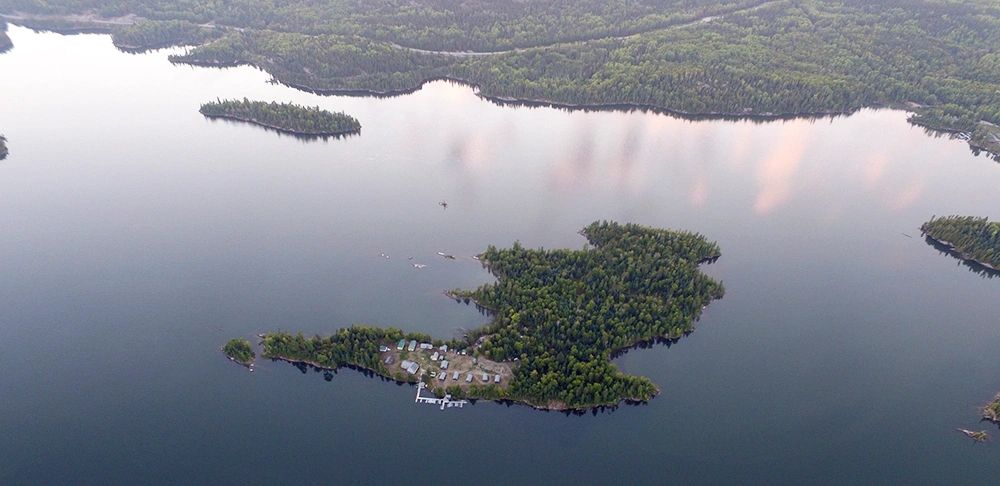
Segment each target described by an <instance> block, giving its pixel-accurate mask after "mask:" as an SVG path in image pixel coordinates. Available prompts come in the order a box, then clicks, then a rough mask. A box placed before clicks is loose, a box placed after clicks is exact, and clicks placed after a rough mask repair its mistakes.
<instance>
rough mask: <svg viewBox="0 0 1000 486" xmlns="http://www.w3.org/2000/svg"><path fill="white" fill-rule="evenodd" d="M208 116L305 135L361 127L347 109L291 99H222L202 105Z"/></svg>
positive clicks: (350, 130)
mask: <svg viewBox="0 0 1000 486" xmlns="http://www.w3.org/2000/svg"><path fill="white" fill-rule="evenodd" d="M201 113H202V114H203V115H205V116H208V117H221V118H232V119H235V120H242V121H246V122H250V123H256V124H258V125H263V126H265V127H269V128H274V129H276V130H281V131H286V132H290V133H296V134H301V135H337V134H342V133H353V132H357V131H359V130H361V123H359V122H358V120H357V119H355V118H354V117H352V116H350V115H345V114H344V113H331V112H329V111H326V110H321V109H320V108H319V107H312V108H306V107H302V106H298V105H295V104H291V103H276V102H273V101H272V102H270V103H267V102H264V101H250V100H248V99H246V98H244V99H242V100H218V101H214V102H210V103H205V104H203V105H201Z"/></svg>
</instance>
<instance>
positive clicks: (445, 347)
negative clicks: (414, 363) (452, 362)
mask: <svg viewBox="0 0 1000 486" xmlns="http://www.w3.org/2000/svg"><path fill="white" fill-rule="evenodd" d="M417 346H418V345H417V341H416V340H415V339H414V340H411V341H410V343H409V345H407V343H406V340H405V339H400V340H399V342H398V343H396V351H402V350H403V348H406V350H407V351H416V349H417ZM419 346H420V349H434V345H433V344H431V343H420V344H419ZM388 350H389V348H385V350H384V351H382V352H383V353H384V352H385V351H388ZM438 351H441V352H442V353H447V352H448V345H447V344H442V345H440V346H438ZM434 354H435V355H437V353H436V352H435V353H434ZM432 359H434V361H437V359H436V358H432Z"/></svg>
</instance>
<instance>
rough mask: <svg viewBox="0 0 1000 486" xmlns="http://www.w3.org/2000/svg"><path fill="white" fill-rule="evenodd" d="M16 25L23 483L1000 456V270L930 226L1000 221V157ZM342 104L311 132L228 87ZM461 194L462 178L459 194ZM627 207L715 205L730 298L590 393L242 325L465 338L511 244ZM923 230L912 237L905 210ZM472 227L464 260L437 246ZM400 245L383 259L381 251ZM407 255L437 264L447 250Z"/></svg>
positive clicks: (641, 478)
mask: <svg viewBox="0 0 1000 486" xmlns="http://www.w3.org/2000/svg"><path fill="white" fill-rule="evenodd" d="M11 37H12V39H13V41H14V44H15V48H14V50H13V51H11V52H9V53H6V54H3V55H0V106H2V110H0V132H2V133H4V134H5V135H6V136H7V138H8V139H9V146H10V157H9V158H8V159H7V160H6V161H4V162H2V163H0V228H3V237H2V238H0V268H2V269H3V278H0V483H3V484H22V483H23V484H40V483H105V484H107V483H129V482H132V483H135V482H163V483H203V482H219V483H236V482H239V483H265V482H272V483H282V484H295V483H301V484H316V483H325V484H333V483H340V484H349V483H383V484H386V483H398V482H403V481H416V482H420V483H431V482H435V481H445V482H449V483H454V482H458V481H462V482H485V483H503V484H511V483H515V482H531V483H539V482H547V483H560V484H564V483H581V482H586V483H605V484H611V483H616V484H633V483H646V484H662V483H664V482H666V481H671V480H673V481H680V482H695V481H696V482H704V483H729V484H732V483H771V484H774V483H802V482H808V483H843V482H851V483H858V482H860V483H885V482H907V483H973V482H976V483H986V482H991V481H993V480H995V478H996V477H997V476H998V475H1000V445H998V444H997V443H994V444H986V445H974V444H972V443H971V442H970V441H969V440H968V439H966V438H964V437H963V436H962V435H961V434H959V433H958V432H956V431H955V428H956V427H966V428H974V429H977V430H978V429H980V428H986V429H988V430H990V431H992V432H993V434H994V435H995V436H1000V430H997V429H996V427H991V426H988V425H987V424H979V423H977V416H978V414H977V406H979V405H981V404H983V403H985V402H986V401H988V400H989V399H990V398H991V397H992V396H993V395H994V393H996V392H997V391H1000V373H998V372H997V370H998V369H1000V352H998V351H1000V318H998V317H997V316H1000V298H998V296H1000V279H996V278H994V279H987V278H984V277H982V276H981V275H978V274H976V273H973V272H972V271H970V270H969V269H968V268H966V267H965V266H962V265H960V264H959V263H958V261H957V260H955V259H953V258H951V257H949V256H946V255H942V254H940V253H939V252H938V251H936V250H935V249H933V248H932V247H930V246H929V245H928V244H926V243H925V242H924V241H923V240H922V239H920V237H919V230H918V229H917V228H918V227H919V225H920V224H921V223H922V222H923V221H925V220H927V219H929V218H930V217H931V216H932V215H935V214H936V215H945V214H952V213H960V214H973V215H981V216H989V217H992V218H1000V191H998V188H1000V164H997V163H996V162H993V161H991V160H989V159H987V158H985V157H976V156H973V155H972V154H971V153H970V151H969V148H968V147H967V145H966V144H965V142H961V141H957V140H949V139H947V138H933V137H929V136H927V135H925V134H924V133H923V131H922V130H921V129H919V128H915V127H912V126H910V125H908V124H907V123H906V121H905V119H906V114H905V113H903V112H899V111H873V110H865V111H862V112H860V113H857V114H855V115H853V116H850V117H843V118H837V119H834V120H828V119H826V120H820V121H809V120H796V121H784V122H773V123H765V124H755V123H750V122H728V121H725V122H723V121H711V122H709V121H699V122H691V121H685V120H681V119H677V118H672V117H669V116H665V115H659V114H652V113H641V112H633V113H623V112H600V113H585V112H567V111H562V110H557V109H550V108H517V107H500V106H496V105H494V104H491V103H489V102H487V101H484V100H481V99H479V98H477V97H476V96H475V94H474V92H473V91H472V90H471V89H470V88H468V87H464V86H459V85H453V84H449V83H446V82H435V83H430V84H428V85H426V86H424V88H423V89H422V90H420V91H418V92H416V93H413V94H411V95H407V96H402V97H397V98H390V99H373V98H351V97H320V96H315V95H311V94H308V93H303V92H298V91H295V90H292V89H290V88H287V87H283V86H278V85H274V84H269V83H267V80H268V76H267V75H266V74H264V73H261V72H259V71H256V70H254V69H251V68H239V69H226V70H215V69H205V68H193V67H188V66H174V65H171V64H170V63H169V62H167V59H166V58H167V55H168V54H169V53H171V52H176V51H158V52H154V53H150V54H143V55H129V54H124V53H120V52H118V51H116V50H115V49H114V48H113V47H112V45H111V41H110V39H109V38H108V37H107V36H101V35H84V36H75V37H66V36H60V35H56V34H37V33H32V32H31V31H28V30H26V29H22V28H17V27H12V28H11ZM244 96H246V97H249V98H252V99H263V100H278V101H292V102H297V103H302V104H307V105H319V106H322V107H323V108H326V109H330V110H335V111H341V110H343V111H346V112H348V113H350V114H352V115H354V116H356V117H357V118H358V119H359V120H360V121H361V123H362V124H363V127H364V128H363V130H362V133H361V135H360V136H355V137H350V138H347V139H341V140H329V141H325V142H324V141H318V142H304V141H301V140H298V139H296V138H293V137H288V136H280V135H277V134H275V133H273V132H268V131H265V130H262V129H259V128H256V127H252V126H249V125H240V124H233V123H226V122H213V121H209V120H206V119H205V118H203V117H202V116H201V115H200V114H198V106H199V105H200V104H201V103H202V102H205V101H209V100H213V99H215V98H216V97H222V98H227V97H244ZM441 200H446V201H448V203H449V206H448V208H447V209H446V210H445V209H442V208H441V207H440V206H439V205H438V201H441ZM599 219H613V220H618V221H633V222H638V223H642V224H647V225H653V226H661V227H674V228H683V229H689V230H694V231H699V232H701V233H704V234H705V235H707V236H708V237H709V238H710V239H713V240H716V241H718V242H719V244H720V245H721V247H722V251H723V256H722V258H721V259H720V260H719V261H718V263H716V264H714V265H711V266H708V267H706V268H705V269H706V271H707V272H709V273H710V274H712V275H713V276H715V277H717V278H719V279H722V280H723V281H724V283H725V285H726V289H727V294H726V297H725V298H724V299H723V300H721V301H718V302H716V303H713V304H712V305H711V306H710V307H709V308H708V310H707V312H706V315H705V316H704V318H703V319H702V321H701V322H700V323H699V326H698V329H697V331H696V332H695V333H694V334H692V335H691V336H689V337H687V338H685V339H683V340H681V341H680V342H679V343H677V344H676V345H673V346H671V347H669V348H668V347H665V346H659V347H655V348H652V349H646V350H637V351H632V352H629V353H627V354H626V355H625V356H624V357H622V358H621V359H619V360H617V361H616V362H617V364H618V365H619V366H620V367H621V368H622V369H624V370H625V371H627V372H630V373H636V374H642V375H647V376H649V377H651V378H652V379H653V381H654V382H656V383H657V384H659V385H660V386H661V387H662V389H663V393H662V395H661V396H659V397H658V398H656V399H654V400H653V401H651V402H650V403H649V404H647V405H643V406H626V407H621V408H618V409H616V410H614V411H611V412H603V413H597V414H586V415H583V416H567V415H563V414H559V413H543V412H537V411H532V410H530V409H527V408H525V407H519V406H512V407H508V406H504V405H499V404H495V403H489V402H480V403H478V404H476V405H475V406H472V407H466V408H465V409H462V410H449V411H445V412H442V411H439V410H438V409H436V408H434V407H430V406H418V405H415V404H414V403H413V393H414V389H413V388H412V387H409V386H397V385H395V384H391V383H384V382H381V381H379V380H377V379H371V378H367V377H365V376H363V375H361V374H359V373H356V372H353V371H351V370H341V371H340V372H339V373H338V374H336V375H335V376H334V377H333V378H332V380H330V381H326V380H324V378H323V375H322V374H320V373H314V372H311V371H310V372H308V373H306V374H305V375H303V374H302V373H301V372H300V371H299V370H298V369H296V368H295V367H292V366H290V365H287V364H279V363H270V362H268V363H260V366H259V368H258V371H257V372H256V373H252V374H251V373H248V372H246V370H244V369H243V368H241V367H239V366H235V365H232V364H231V363H229V362H227V361H226V360H225V359H224V358H223V357H222V355H221V353H220V352H219V347H220V346H221V345H222V344H223V343H224V342H225V341H226V340H227V339H229V338H230V337H234V336H246V337H251V336H253V335H254V334H255V333H257V332H260V331H266V330H278V329H283V330H292V331H295V330H302V331H304V332H307V333H329V332H331V331H333V330H335V329H337V328H339V327H341V326H345V325H349V324H351V323H358V322H363V323H373V324H379V325H392V326H397V327H403V328H407V329H414V330H419V331H426V332H429V333H432V334H435V335H438V336H442V337H448V336H452V335H453V334H455V333H456V332H458V329H460V328H463V327H464V328H468V327H474V326H478V325H480V324H482V323H483V322H484V318H483V317H482V316H481V315H480V314H479V313H478V312H476V310H475V309H474V308H472V307H468V306H465V305H458V304H455V303H453V302H451V301H450V300H448V299H446V298H445V297H443V296H442V295H441V291H442V290H444V289H450V288H455V287H471V286H475V285H478V284H480V283H484V282H487V281H489V276H488V275H487V274H486V273H485V272H484V271H482V269H481V268H480V267H479V265H478V263H477V262H475V261H473V260H471V259H470V258H468V257H469V256H471V255H474V254H476V253H478V252H479V251H481V250H482V249H484V248H485V247H486V246H487V245H489V244H497V245H503V246H506V245H509V244H511V243H513V242H514V241H515V240H520V241H521V242H522V243H523V244H525V245H528V246H533V247H536V246H544V247H574V248H579V247H581V246H582V245H583V244H584V241H583V239H582V238H581V237H580V236H578V235H577V233H576V232H577V230H579V229H580V228H582V227H583V226H585V225H586V224H588V223H590V222H591V221H594V220H599ZM907 235H910V236H912V237H910V236H907ZM438 251H443V252H446V253H453V254H455V255H458V256H460V257H459V258H458V260H456V261H449V260H444V259H442V258H440V257H438V256H437V255H436V252H438ZM380 252H385V253H387V254H389V255H390V256H391V259H389V260H386V259H384V258H381V257H380V256H379V253H380ZM411 256H412V257H413V258H414V260H413V262H416V263H423V264H427V265H428V267H427V268H425V269H422V270H415V269H414V268H412V267H411V265H410V263H411V262H410V261H408V260H407V258H408V257H411Z"/></svg>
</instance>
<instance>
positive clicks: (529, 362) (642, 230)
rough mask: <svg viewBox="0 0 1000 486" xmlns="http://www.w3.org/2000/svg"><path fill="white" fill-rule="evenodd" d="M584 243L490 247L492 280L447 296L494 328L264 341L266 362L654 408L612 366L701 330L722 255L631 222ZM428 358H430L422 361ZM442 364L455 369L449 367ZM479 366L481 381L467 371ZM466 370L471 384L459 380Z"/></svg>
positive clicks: (584, 405) (442, 390) (455, 390)
mask: <svg viewBox="0 0 1000 486" xmlns="http://www.w3.org/2000/svg"><path fill="white" fill-rule="evenodd" d="M581 234H582V235H583V236H585V237H586V238H587V240H588V241H589V243H590V245H591V246H590V247H588V248H585V249H582V250H544V249H527V248H524V247H522V246H521V245H520V244H519V243H514V245H513V246H512V247H511V248H508V249H498V248H495V247H493V246H490V247H489V248H487V250H486V251H485V252H483V253H482V254H481V255H480V256H479V258H480V261H481V262H482V264H483V266H484V267H485V268H487V269H488V270H489V271H490V272H491V273H492V274H493V275H494V276H495V277H496V278H497V281H496V283H491V284H487V285H483V286H481V287H479V288H478V289H475V290H468V291H463V290H456V291H452V292H450V295H452V296H453V297H454V298H455V299H457V300H460V301H464V302H466V303H469V302H474V303H476V304H477V305H478V306H480V307H481V308H482V309H485V310H486V312H488V313H489V314H490V315H491V316H492V321H491V322H490V323H489V324H488V325H486V326H484V327H482V328H479V329H477V330H474V331H471V332H469V333H468V334H467V335H465V336H463V337H462V338H461V339H453V340H449V341H442V340H433V339H432V338H431V337H430V336H426V335H421V334H414V333H410V334H406V333H404V332H402V331H400V330H398V329H393V328H387V329H383V328H374V327H368V326H354V327H349V328H345V329H340V330H339V331H337V332H336V333H334V334H333V335H331V336H327V337H321V336H314V337H308V338H307V337H304V336H303V335H301V334H296V335H293V334H289V333H283V332H282V333H271V334H265V335H263V342H262V346H263V351H262V356H264V357H266V358H271V359H278V360H286V361H290V362H293V363H303V364H309V365H312V366H316V367H318V368H325V369H337V368H339V367H342V366H350V367H355V368H361V369H364V370H368V371H370V372H372V373H375V374H377V375H379V376H382V377H385V378H388V379H393V380H397V381H401V382H415V381H418V380H422V381H425V382H427V383H428V384H429V385H430V386H429V389H431V390H432V391H433V392H434V393H436V394H438V395H439V396H443V395H444V394H450V395H452V396H453V397H456V398H463V397H464V398H472V399H476V398H481V399H490V400H505V401H513V402H520V403H524V404H527V405H530V406H532V407H536V408H542V409H553V410H583V409H588V408H593V407H600V406H615V405H617V404H619V403H620V402H622V401H629V402H643V401H647V400H649V399H651V398H652V397H654V396H655V395H656V394H657V393H658V392H659V389H658V388H657V387H656V386H655V385H654V384H653V383H652V382H651V381H650V380H649V379H648V378H645V377H640V376H632V375H626V374H624V373H622V372H621V371H619V370H618V369H617V368H616V367H615V366H614V365H613V364H612V363H611V359H612V358H613V357H614V356H615V355H617V354H618V353H621V352H624V351H625V350H627V349H629V348H630V347H633V346H637V345H641V344H645V343H652V342H655V341H658V340H677V339H679V338H681V337H682V336H684V335H685V334H687V333H689V332H691V331H692V330H693V329H694V323H695V322H696V321H697V320H698V319H699V317H700V316H701V313H702V310H703V309H704V308H705V306H707V305H708V304H709V303H710V302H711V301H712V300H714V299H718V298H721V297H722V296H723V293H724V290H723V286H722V284H721V283H719V282H716V281H715V280H713V279H711V278H709V277H708V276H706V275H704V274H703V273H701V272H700V270H699V265H700V264H702V263H705V262H709V261H713V260H714V259H716V258H718V257H719V255H720V252H719V247H718V245H716V244H715V243H712V242H709V241H708V240H706V239H705V237H704V236H702V235H700V234H696V233H689V232H684V231H672V230H663V229H654V228H648V227H643V226H638V225H635V224H618V223H613V222H595V223H593V224H591V225H589V226H587V227H586V228H584V229H583V230H582V231H581ZM418 341H419V342H420V343H421V346H420V350H418V349H417V342H418ZM431 349H433V350H434V354H433V355H431V357H430V359H429V360H428V359H425V358H424V357H422V355H420V353H424V354H430V352H431V351H430V350H431ZM422 350H423V351H422ZM441 358H443V359H446V360H451V361H452V362H453V363H454V364H452V365H451V367H450V368H449V367H448V366H449V364H447V363H445V364H443V365H442V364H440V361H438V360H439V359H441ZM397 359H398V360H400V361H401V362H400V363H399V364H400V365H401V366H396V360H397ZM473 366H475V367H477V368H476V372H475V375H473V373H472V372H471V371H469V372H468V373H467V372H466V371H467V370H471V369H472V368H471V367H473ZM459 368H461V369H462V370H463V371H462V373H461V374H462V376H463V377H465V378H466V379H465V380H456V378H458V377H459V372H458V371H457V369H459ZM445 370H447V371H445ZM480 371H482V373H481V372H480ZM487 371H488V373H487ZM449 373H452V374H453V376H452V377H451V381H449V379H448V374H449ZM480 375H481V376H482V383H480V379H479V377H480ZM432 376H437V381H435V380H434V379H433V378H432ZM473 376H475V378H476V379H475V380H473ZM473 381H475V382H474V383H473Z"/></svg>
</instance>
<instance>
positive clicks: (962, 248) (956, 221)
mask: <svg viewBox="0 0 1000 486" xmlns="http://www.w3.org/2000/svg"><path fill="white" fill-rule="evenodd" d="M920 231H922V232H923V233H924V235H925V236H926V237H927V239H928V240H930V241H931V242H933V243H936V244H938V245H942V246H943V247H945V248H946V249H948V250H949V251H950V252H951V253H952V254H954V255H956V256H957V257H958V258H961V259H963V260H965V261H967V262H973V263H976V264H978V265H982V266H983V267H986V268H987V269H989V270H991V271H996V270H1000V222H995V221H990V220H988V219H987V218H977V217H972V216H946V217H943V218H932V219H931V220H930V221H928V222H926V223H924V224H923V225H922V226H921V227H920Z"/></svg>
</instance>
